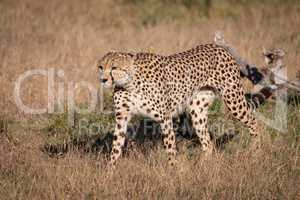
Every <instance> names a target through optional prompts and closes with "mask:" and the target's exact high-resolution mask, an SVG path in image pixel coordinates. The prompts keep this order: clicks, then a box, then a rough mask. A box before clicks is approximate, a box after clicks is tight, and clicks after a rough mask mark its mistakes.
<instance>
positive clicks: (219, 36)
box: [214, 31, 225, 45]
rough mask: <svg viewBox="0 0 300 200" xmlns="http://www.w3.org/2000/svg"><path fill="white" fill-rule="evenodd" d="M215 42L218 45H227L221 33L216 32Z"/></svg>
mask: <svg viewBox="0 0 300 200" xmlns="http://www.w3.org/2000/svg"><path fill="white" fill-rule="evenodd" d="M214 42H215V43H216V44H217V45H225V39H224V34H223V32H221V31H217V32H215V37H214Z"/></svg>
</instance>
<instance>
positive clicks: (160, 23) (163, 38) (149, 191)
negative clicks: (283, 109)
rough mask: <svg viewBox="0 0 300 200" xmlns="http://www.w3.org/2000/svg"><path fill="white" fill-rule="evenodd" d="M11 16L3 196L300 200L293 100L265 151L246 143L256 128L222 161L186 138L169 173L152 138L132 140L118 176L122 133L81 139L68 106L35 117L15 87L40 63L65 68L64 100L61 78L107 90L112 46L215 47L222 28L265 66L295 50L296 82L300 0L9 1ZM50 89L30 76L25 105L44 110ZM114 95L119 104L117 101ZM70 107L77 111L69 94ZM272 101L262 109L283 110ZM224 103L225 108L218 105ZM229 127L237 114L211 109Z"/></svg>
mask: <svg viewBox="0 0 300 200" xmlns="http://www.w3.org/2000/svg"><path fill="white" fill-rule="evenodd" d="M0 13H1V14H0V15H1V18H0V27H1V28H0V69H1V70H0V85H1V87H0V98H1V101H0V110H1V113H0V116H1V117H0V199H41V198H46V199H178V198H183V199H298V198H299V196H300V194H299V191H300V190H299V185H300V182H299V180H300V178H299V177H300V171H299V169H300V168H299V166H300V163H299V116H300V115H299V104H297V103H292V104H293V105H291V106H290V107H289V112H288V130H287V132H286V133H285V134H281V133H278V132H276V131H274V130H272V129H267V130H266V133H265V134H264V136H263V145H262V148H261V149H259V150H257V151H251V150H249V148H247V144H246V143H247V142H245V141H246V140H247V135H248V134H243V133H242V132H243V130H244V129H241V128H240V127H239V125H234V128H235V129H236V130H239V132H240V133H241V134H240V135H239V136H238V137H236V138H234V140H233V141H232V142H231V143H230V144H227V145H226V146H225V150H222V151H217V152H216V153H215V154H214V155H213V156H212V157H211V158H205V157H204V156H203V155H202V154H201V152H200V151H199V149H200V148H199V146H198V144H197V142H194V141H193V140H190V139H182V138H181V139H179V142H178V143H179V144H178V146H179V149H180V151H179V152H180V153H179V155H178V165H177V166H176V167H175V168H170V167H168V166H167V165H166V163H167V162H166V158H165V154H164V153H163V152H164V151H163V149H161V146H162V145H160V144H159V142H156V141H159V140H158V139H159V138H157V137H154V136H153V137H149V138H147V139H142V140H141V141H142V142H137V141H134V142H130V141H129V142H128V143H127V146H128V148H127V149H129V150H128V151H127V153H126V154H125V156H124V158H122V159H120V162H119V165H118V167H117V168H116V170H115V172H114V173H113V174H110V172H109V171H108V170H107V169H106V155H107V154H106V153H107V151H109V143H110V141H111V138H110V137H109V136H110V135H109V134H107V133H110V132H111V131H112V129H113V128H112V129H101V130H100V131H98V132H94V133H92V134H91V133H83V132H81V133H80V134H79V132H78V130H79V129H78V127H76V126H75V127H72V128H70V127H68V124H67V116H66V115H67V113H59V114H51V115H49V114H45V115H26V114H24V113H23V112H22V111H21V110H20V109H19V108H18V107H17V105H16V102H15V98H14V93H13V92H14V87H15V82H16V80H17V79H18V77H20V75H21V74H23V73H24V72H26V71H28V70H32V69H49V68H54V69H55V70H62V71H63V72H64V76H63V77H57V76H56V77H55V98H57V96H58V86H59V83H64V84H65V86H64V88H65V91H66V92H67V91H68V85H70V84H71V82H73V83H78V82H80V81H86V82H88V83H90V84H91V85H92V86H94V87H95V88H96V87H97V84H98V83H97V80H98V79H97V73H96V65H95V62H96V60H97V59H99V58H100V57H101V56H102V55H103V54H104V53H106V52H107V51H109V50H118V51H130V52H140V51H151V52H156V53H160V54H164V55H166V54H171V53H174V52H179V51H182V50H185V49H188V48H191V47H194V46H195V45H197V44H200V43H207V42H211V41H212V40H213V34H214V32H215V31H217V30H221V31H223V32H224V35H225V38H226V40H227V41H228V42H229V43H231V44H232V45H233V46H234V47H235V48H236V49H237V50H238V52H239V53H240V54H241V56H243V57H245V58H248V60H250V61H251V62H253V63H255V64H257V65H258V66H262V65H263V60H262V57H261V51H262V47H263V46H264V47H266V48H271V47H277V48H282V49H284V50H285V52H286V53H287V56H286V57H285V60H284V62H285V64H286V65H287V67H288V75H289V78H290V79H293V78H294V77H295V76H296V73H295V72H296V71H299V70H300V68H299V67H300V26H299V24H300V4H299V1H297V0H285V1H282V0H260V1H258V0H255V1H244V0H240V1H238V0H224V1H223V0H222V1H221V0H176V1H170V0H163V1H157V0H142V1H135V0H114V1H111V0H101V1H98V0H90V1H80V0H72V1H71V0H65V1H59V0H52V1H39V0H23V1H17V0H2V1H0ZM47 86H48V80H47V78H46V77H42V76H34V77H32V78H30V79H27V80H26V82H25V83H24V84H22V92H21V98H22V100H23V102H24V104H26V105H28V106H30V107H34V108H42V107H45V106H46V105H47ZM65 95H66V94H65ZM75 96H76V103H77V104H78V105H85V103H86V102H88V101H89V94H88V93H87V92H86V90H84V88H82V89H81V90H80V91H79V90H78V91H77V93H76V95H75ZM105 98H106V103H105V104H106V106H109V105H110V103H111V96H109V95H108V94H106V95H105ZM64 102H65V104H64V106H65V107H66V102H67V95H66V96H65V99H64ZM268 107H269V108H272V105H271V104H270V105H268ZM268 107H266V108H262V110H261V112H263V113H265V114H268V115H274V113H272V112H270V110H269V108H268ZM219 108H220V105H219V104H218V103H216V104H215V105H214V107H213V108H212V110H220V109H219ZM77 117H78V119H80V118H81V117H84V118H85V119H87V123H88V126H90V127H91V129H92V128H93V127H92V126H93V124H100V125H101V126H102V125H105V126H107V127H113V124H114V119H113V117H112V116H110V115H103V114H98V113H95V112H94V113H89V114H88V115H86V116H77ZM137 121H138V119H137V120H136V121H135V122H137ZM135 122H134V123H135ZM220 122H222V123H224V127H227V125H228V124H231V122H232V120H231V119H230V118H228V117H227V116H226V115H223V114H222V113H220V112H215V113H214V114H213V115H210V126H213V125H214V124H216V123H220ZM134 123H133V124H134ZM222 123H221V124H222ZM234 124H236V123H234ZM134 131H135V132H138V133H139V132H142V131H141V130H139V129H138V128H133V132H134ZM216 132H217V131H216ZM216 134H217V133H216ZM49 155H50V156H49Z"/></svg>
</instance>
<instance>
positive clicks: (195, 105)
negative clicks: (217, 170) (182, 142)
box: [189, 91, 215, 155]
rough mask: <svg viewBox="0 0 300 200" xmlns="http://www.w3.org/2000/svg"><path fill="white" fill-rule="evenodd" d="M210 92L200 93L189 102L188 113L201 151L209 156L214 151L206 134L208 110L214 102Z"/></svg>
mask: <svg viewBox="0 0 300 200" xmlns="http://www.w3.org/2000/svg"><path fill="white" fill-rule="evenodd" d="M214 97H215V95H214V93H213V92H212V91H201V92H200V93H199V94H197V95H196V96H195V97H194V98H193V99H192V100H191V102H190V106H189V111H190V115H191V119H192V124H193V128H194V130H195V132H196V134H197V136H198V137H199V141H200V144H201V149H202V151H203V152H205V155H211V154H212V152H213V150H214V143H213V141H212V138H211V136H210V134H209V132H208V127H207V123H208V121H207V120H208V109H209V107H210V105H211V104H212V102H213V100H214Z"/></svg>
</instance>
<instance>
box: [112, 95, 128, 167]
mask: <svg viewBox="0 0 300 200" xmlns="http://www.w3.org/2000/svg"><path fill="white" fill-rule="evenodd" d="M128 100H129V98H128V95H127V93H116V94H114V106H115V119H116V125H115V130H114V133H113V143H112V149H111V154H110V160H109V165H110V166H111V167H115V165H116V161H117V159H118V158H119V157H120V156H121V155H122V148H123V146H124V143H125V137H126V131H127V125H128V123H129V121H130V119H131V113H130V107H131V104H130V101H128Z"/></svg>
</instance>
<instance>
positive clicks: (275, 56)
mask: <svg viewBox="0 0 300 200" xmlns="http://www.w3.org/2000/svg"><path fill="white" fill-rule="evenodd" d="M284 55H285V53H284V51H283V50H281V49H270V50H266V49H263V56H264V57H265V63H266V65H276V64H278V62H280V63H281V61H282V58H283V57H284Z"/></svg>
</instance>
